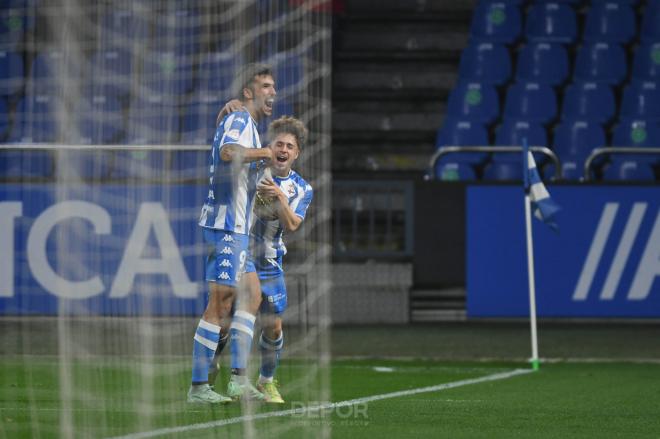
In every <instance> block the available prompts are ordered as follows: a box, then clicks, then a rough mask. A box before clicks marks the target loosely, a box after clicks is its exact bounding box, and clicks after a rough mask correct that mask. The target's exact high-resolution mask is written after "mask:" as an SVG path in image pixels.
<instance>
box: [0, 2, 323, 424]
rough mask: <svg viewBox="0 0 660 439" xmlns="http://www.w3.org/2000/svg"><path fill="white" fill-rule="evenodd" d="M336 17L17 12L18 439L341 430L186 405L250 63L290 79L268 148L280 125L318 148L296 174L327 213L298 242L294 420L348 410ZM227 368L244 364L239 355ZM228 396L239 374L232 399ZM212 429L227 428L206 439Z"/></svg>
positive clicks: (252, 12) (4, 97)
mask: <svg viewBox="0 0 660 439" xmlns="http://www.w3.org/2000/svg"><path fill="white" fill-rule="evenodd" d="M5 3H6V4H5ZM326 6H327V5H325V3H324V2H321V1H318V0H299V1H293V0H290V1H283V0H274V1H263V0H252V1H249V0H248V1H245V0H238V1H237V0H234V1H226V0H222V1H217V0H200V1H178V0H171V1H168V0H148V1H147V0H142V1H129V0H123V1H122V0H119V1H98V2H83V1H76V0H56V1H50V0H22V1H17V0H13V1H7V2H3V5H2V8H3V9H2V11H1V13H0V15H1V16H0V19H1V21H2V28H1V29H0V30H1V33H2V37H1V38H2V40H0V46H1V47H0V63H2V76H0V94H1V96H0V111H1V112H3V113H4V114H3V116H2V117H0V120H2V123H0V140H1V141H2V143H0V174H1V177H0V178H2V183H1V184H0V193H1V196H0V228H1V229H0V244H2V246H3V248H6V249H10V251H5V252H3V253H2V255H0V267H1V268H0V304H1V306H0V312H1V313H2V315H3V316H4V317H2V325H3V329H5V328H6V329H7V331H8V332H7V334H8V335H7V338H6V340H5V342H4V343H3V344H2V346H1V348H2V351H3V353H6V354H7V355H8V356H9V357H10V358H12V359H13V360H11V361H13V363H11V364H10V365H9V366H8V367H7V369H6V371H5V372H3V378H2V381H3V384H9V383H12V384H15V386H16V393H15V396H16V398H17V399H16V401H18V402H16V403H15V404H14V405H11V404H10V407H7V408H5V409H7V410H10V411H9V412H7V413H9V414H7V416H6V417H5V419H12V420H13V421H12V422H10V423H9V424H7V423H4V424H3V425H4V426H3V427H0V436H5V437H15V435H17V434H18V435H21V436H31V437H41V436H44V437H47V436H50V435H55V436H60V437H107V436H117V435H133V434H137V433H139V432H143V433H144V432H155V433H154V434H159V435H160V434H165V435H167V434H171V435H173V436H176V435H177V434H181V435H185V434H186V432H187V431H188V430H190V431H191V432H193V433H194V435H195V437H197V436H205V435H208V436H213V437H215V436H222V437H225V436H229V435H231V436H235V435H243V436H246V437H250V436H263V435H266V434H268V435H271V436H273V437H278V436H282V437H286V436H289V435H291V434H292V432H295V434H297V435H300V436H304V437H323V436H328V435H329V434H330V425H329V424H328V423H322V422H321V423H319V422H308V421H306V422H298V421H299V420H298V421H297V422H293V421H292V420H291V418H290V417H289V418H288V419H289V421H287V422H275V421H269V422H264V421H259V417H258V416H250V415H258V414H259V413H261V412H263V411H268V410H269V408H267V407H259V406H256V407H254V406H243V407H241V406H240V405H234V406H230V407H227V408H225V409H215V411H213V410H212V409H206V408H205V407H202V408H200V407H196V408H191V407H190V406H189V405H186V402H185V399H186V391H187V389H188V386H189V383H190V367H191V365H190V363H191V361H190V352H191V349H192V336H193V334H194V331H195V326H196V324H197V320H198V319H199V316H200V315H201V313H202V311H203V309H204V306H205V302H206V294H207V287H206V285H205V282H204V281H203V279H204V257H205V253H206V248H205V246H204V244H203V241H202V237H201V231H200V229H199V227H198V226H197V220H198V217H199V211H200V208H201V206H202V204H203V202H204V199H205V197H206V192H207V190H208V183H207V173H208V169H207V161H208V151H209V148H210V145H211V142H212V139H213V136H214V133H215V121H216V116H217V114H218V111H219V110H220V108H221V107H222V105H223V104H224V103H225V102H227V101H228V100H229V99H231V98H232V97H234V96H232V93H231V90H232V89H231V84H232V81H233V79H234V75H235V74H236V71H237V69H238V68H240V67H241V66H242V65H244V64H245V63H248V62H266V63H268V64H270V65H272V66H273V68H274V71H275V73H276V75H275V79H276V89H277V92H278V94H277V99H276V103H275V108H274V115H273V117H272V118H271V119H269V120H267V121H266V122H265V123H262V124H261V126H260V128H261V129H262V130H263V136H265V128H266V123H267V122H269V121H270V120H272V119H274V118H276V117H278V116H280V115H294V116H296V117H298V118H300V119H302V120H303V121H304V122H305V123H306V125H307V127H308V129H309V131H310V139H309V142H308V144H307V145H306V146H305V148H304V150H303V152H302V154H301V156H300V158H299V159H298V161H297V162H296V164H295V165H294V169H295V170H296V171H297V172H298V173H300V174H301V175H302V176H303V177H304V178H305V179H306V180H307V181H308V182H310V184H311V185H312V186H313V188H314V200H313V203H312V205H311V207H310V210H309V211H308V215H307V218H306V220H305V222H304V223H303V226H302V227H301V229H299V230H298V231H297V232H296V233H294V234H292V235H290V236H286V237H285V242H286V243H287V247H288V249H289V254H288V255H287V256H286V257H285V272H286V275H287V286H288V291H289V308H288V310H287V312H286V314H285V319H284V321H285V326H284V328H285V329H284V331H285V334H286V345H285V349H284V351H283V358H282V364H281V366H280V367H279V368H278V372H277V377H278V378H279V380H280V382H281V383H282V387H281V391H282V393H283V395H284V396H285V399H286V400H287V402H288V403H290V404H293V405H297V406H302V405H306V404H307V403H309V402H318V401H327V400H329V399H330V394H329V375H328V373H327V368H326V365H327V362H328V358H329V352H328V349H329V341H328V337H329V333H328V328H329V326H328V325H329V313H330V307H329V306H328V294H327V293H328V292H329V274H328V262H329V256H330V252H329V230H328V222H329V217H330V199H329V193H330V186H329V185H330V164H329V145H330V139H329V135H330V101H329V99H330V76H329V75H330V20H331V18H330V15H329V11H328V10H327V8H326ZM263 140H264V137H262V142H263ZM37 316H43V317H37ZM257 322H259V319H258V320H257ZM255 333H256V334H257V335H256V338H258V334H259V330H258V329H256V330H255ZM257 345H258V343H257V340H255V342H254V343H253V350H252V357H251V363H250V364H252V365H253V366H254V370H252V369H250V373H251V375H250V377H251V378H254V376H255V374H254V373H255V371H256V367H257V366H258V363H259V352H258V349H257V348H256V346H257ZM224 356H225V357H227V363H228V357H229V350H228V349H227V350H226V351H225V355H224ZM225 366H226V365H225ZM227 378H228V372H226V371H225V370H223V371H222V372H221V378H220V380H221V381H220V382H221V384H219V385H220V386H224V385H225V383H226V380H227ZM290 407H292V406H285V408H290ZM4 413H5V412H3V414H4ZM241 415H246V416H245V417H244V418H241V419H238V417H239V416H241ZM282 418H285V417H282ZM237 419H238V420H237ZM213 420H215V421H217V420H226V421H227V422H226V423H225V424H222V423H220V424H217V425H213V426H210V425H209V426H206V427H200V426H199V424H200V423H204V422H209V421H213ZM294 421H295V419H294ZM169 428H179V429H181V430H171V431H170V430H167V429H169ZM163 429H165V430H163ZM221 429H224V430H221ZM177 432H178V433H177ZM193 433H188V434H190V435H192V434H193ZM148 434H151V433H148ZM134 437H138V436H134Z"/></svg>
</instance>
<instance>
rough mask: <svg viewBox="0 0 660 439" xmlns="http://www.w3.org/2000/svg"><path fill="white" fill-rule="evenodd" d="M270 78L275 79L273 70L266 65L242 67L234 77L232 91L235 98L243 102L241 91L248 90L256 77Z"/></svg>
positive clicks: (254, 64)
mask: <svg viewBox="0 0 660 439" xmlns="http://www.w3.org/2000/svg"><path fill="white" fill-rule="evenodd" d="M264 75H265V76H271V77H273V78H274V77H275V75H274V74H273V69H272V67H271V66H269V65H268V64H261V63H250V64H246V65H244V66H243V67H242V68H241V69H240V70H239V71H238V74H237V75H236V79H235V80H234V83H233V86H232V89H233V90H234V93H235V96H236V97H237V98H238V99H240V100H243V99H244V97H243V89H245V88H250V86H251V85H252V84H253V83H254V80H255V79H256V77H257V76H264Z"/></svg>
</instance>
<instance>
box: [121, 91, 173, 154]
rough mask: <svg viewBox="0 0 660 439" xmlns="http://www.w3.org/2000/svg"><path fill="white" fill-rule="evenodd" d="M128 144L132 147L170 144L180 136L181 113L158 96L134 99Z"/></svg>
mask: <svg viewBox="0 0 660 439" xmlns="http://www.w3.org/2000/svg"><path fill="white" fill-rule="evenodd" d="M127 131H128V133H127V139H126V143H128V144H131V145H158V144H168V143H171V142H173V141H175V140H176V137H177V136H178V134H179V111H178V108H177V107H176V106H173V105H168V104H167V103H166V102H164V101H163V100H161V99H160V98H159V97H158V96H148V97H146V98H144V99H139V98H137V99H134V100H133V102H131V106H130V109H129V115H128V128H127Z"/></svg>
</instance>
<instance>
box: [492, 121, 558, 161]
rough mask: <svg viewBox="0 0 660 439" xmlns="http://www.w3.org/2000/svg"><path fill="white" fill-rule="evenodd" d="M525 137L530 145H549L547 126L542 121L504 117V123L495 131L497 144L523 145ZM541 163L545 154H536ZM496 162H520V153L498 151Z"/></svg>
mask: <svg viewBox="0 0 660 439" xmlns="http://www.w3.org/2000/svg"><path fill="white" fill-rule="evenodd" d="M524 139H527V144H528V145H529V146H548V134H547V132H546V130H545V127H543V125H541V124H540V123H535V122H530V121H526V120H516V119H504V120H503V121H502V124H501V125H500V126H499V127H497V130H496V131H495V145H496V146H522V145H523V141H524ZM535 158H536V160H537V161H539V163H540V162H541V161H543V160H544V156H536V155H535ZM493 161H494V162H509V161H517V162H520V154H516V153H496V154H493Z"/></svg>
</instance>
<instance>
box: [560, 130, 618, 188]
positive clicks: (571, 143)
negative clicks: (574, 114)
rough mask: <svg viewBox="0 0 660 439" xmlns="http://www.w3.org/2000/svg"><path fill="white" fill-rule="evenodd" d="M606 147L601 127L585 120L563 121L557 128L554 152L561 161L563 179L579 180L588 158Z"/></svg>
mask: <svg viewBox="0 0 660 439" xmlns="http://www.w3.org/2000/svg"><path fill="white" fill-rule="evenodd" d="M605 145H606V138H605V131H604V130H603V128H602V126H601V125H599V124H597V123H590V122H588V121H583V120H568V121H562V122H561V123H560V124H559V125H557V127H556V128H555V131H554V140H553V145H552V150H553V151H554V152H555V154H557V156H559V160H560V161H561V165H562V175H563V178H564V179H566V180H579V179H580V178H581V177H582V175H583V172H584V162H585V160H586V159H587V157H589V155H590V154H591V152H592V151H593V150H594V149H595V148H601V147H603V146H605Z"/></svg>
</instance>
